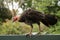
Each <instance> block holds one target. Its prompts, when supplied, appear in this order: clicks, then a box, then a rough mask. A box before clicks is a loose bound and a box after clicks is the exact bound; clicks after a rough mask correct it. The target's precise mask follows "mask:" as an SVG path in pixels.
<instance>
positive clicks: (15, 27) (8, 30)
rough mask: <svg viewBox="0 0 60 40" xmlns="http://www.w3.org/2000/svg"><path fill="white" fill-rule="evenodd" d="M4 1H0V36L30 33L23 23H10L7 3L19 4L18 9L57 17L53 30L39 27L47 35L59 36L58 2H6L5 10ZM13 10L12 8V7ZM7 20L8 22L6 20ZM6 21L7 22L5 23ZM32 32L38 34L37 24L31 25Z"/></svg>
mask: <svg viewBox="0 0 60 40" xmlns="http://www.w3.org/2000/svg"><path fill="white" fill-rule="evenodd" d="M4 1H6V0H0V34H1V35H11V34H13V35H14V34H15V35H20V34H25V33H28V32H29V31H30V26H29V25H26V24H25V23H20V22H12V20H11V19H12V17H13V15H14V14H15V13H14V14H13V12H12V11H10V10H9V7H8V5H7V4H8V3H9V2H11V3H12V5H13V1H15V2H19V7H21V8H23V10H26V9H27V8H33V9H35V10H38V11H41V12H43V13H46V14H53V15H56V16H57V17H58V22H57V24H56V25H54V27H55V31H54V28H52V27H51V28H48V27H46V26H45V25H43V24H42V23H41V26H42V27H43V28H44V32H47V33H48V34H60V6H58V5H57V3H58V2H59V0H7V1H6V2H7V4H6V5H7V8H6V5H5V4H3V2H4ZM12 8H13V7H12ZM6 19H9V20H6ZM5 21H7V22H5ZM33 26H34V29H33V32H38V26H37V24H33Z"/></svg>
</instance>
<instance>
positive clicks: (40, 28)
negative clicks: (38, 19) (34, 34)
mask: <svg viewBox="0 0 60 40" xmlns="http://www.w3.org/2000/svg"><path fill="white" fill-rule="evenodd" d="M37 24H38V26H39V32H38V34H41V32H43V29H42V27H41V26H40V23H37Z"/></svg>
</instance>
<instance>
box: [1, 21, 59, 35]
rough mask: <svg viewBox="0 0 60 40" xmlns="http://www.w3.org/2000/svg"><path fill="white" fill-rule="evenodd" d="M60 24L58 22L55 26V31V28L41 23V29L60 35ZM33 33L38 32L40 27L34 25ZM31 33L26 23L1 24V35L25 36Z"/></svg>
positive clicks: (10, 22)
mask: <svg viewBox="0 0 60 40" xmlns="http://www.w3.org/2000/svg"><path fill="white" fill-rule="evenodd" d="M59 24H60V22H58V23H57V24H56V25H54V26H55V31H54V28H52V27H51V28H48V27H46V26H45V25H43V24H42V23H41V25H40V26H41V27H42V28H43V30H44V31H43V32H48V34H60V25H59ZM33 26H34V27H33V32H38V31H39V27H38V25H37V24H33ZM29 31H30V26H29V25H27V24H25V23H20V22H14V23H13V22H12V21H9V22H7V23H3V24H0V34H1V35H11V34H17V35H20V34H25V33H29Z"/></svg>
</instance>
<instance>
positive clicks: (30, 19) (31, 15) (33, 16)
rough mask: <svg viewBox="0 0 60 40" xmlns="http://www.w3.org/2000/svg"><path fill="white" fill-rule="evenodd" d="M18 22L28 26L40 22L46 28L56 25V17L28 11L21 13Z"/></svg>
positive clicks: (31, 10)
mask: <svg viewBox="0 0 60 40" xmlns="http://www.w3.org/2000/svg"><path fill="white" fill-rule="evenodd" d="M19 21H20V22H25V23H27V24H29V25H31V24H33V23H37V24H38V23H40V22H42V23H43V24H45V25H46V26H49V25H54V24H56V23H57V17H56V16H55V15H50V14H43V13H42V12H39V11H36V10H33V9H28V10H26V11H24V12H23V13H22V15H21V16H20V20H19Z"/></svg>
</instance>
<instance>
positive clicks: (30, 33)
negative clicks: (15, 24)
mask: <svg viewBox="0 0 60 40" xmlns="http://www.w3.org/2000/svg"><path fill="white" fill-rule="evenodd" d="M30 26H31V29H30V32H29V34H27V35H26V36H32V30H33V25H32V24H31V25H30Z"/></svg>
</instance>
